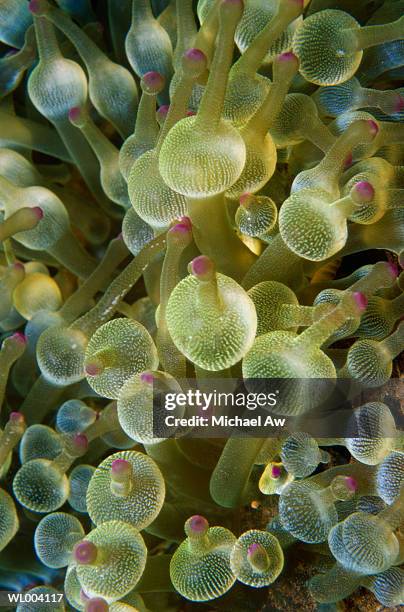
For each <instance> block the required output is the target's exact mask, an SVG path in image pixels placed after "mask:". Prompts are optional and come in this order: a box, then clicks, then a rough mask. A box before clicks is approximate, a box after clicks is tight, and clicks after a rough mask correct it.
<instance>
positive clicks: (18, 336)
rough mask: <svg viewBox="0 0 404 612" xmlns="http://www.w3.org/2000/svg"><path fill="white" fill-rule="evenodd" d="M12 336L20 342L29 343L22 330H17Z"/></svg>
mask: <svg viewBox="0 0 404 612" xmlns="http://www.w3.org/2000/svg"><path fill="white" fill-rule="evenodd" d="M11 337H12V339H13V340H15V341H16V342H18V343H19V344H24V345H25V344H27V337H26V336H25V334H23V333H22V332H15V333H14V334H13V335H12V336H11Z"/></svg>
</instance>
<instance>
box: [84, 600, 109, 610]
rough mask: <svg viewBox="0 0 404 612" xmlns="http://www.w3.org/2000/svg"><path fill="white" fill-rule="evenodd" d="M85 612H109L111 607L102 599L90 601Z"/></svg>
mask: <svg viewBox="0 0 404 612" xmlns="http://www.w3.org/2000/svg"><path fill="white" fill-rule="evenodd" d="M84 610H85V612H108V610H109V605H108V604H107V602H106V601H105V599H102V598H101V597H94V598H91V599H88V600H87V601H86V603H85V608H84Z"/></svg>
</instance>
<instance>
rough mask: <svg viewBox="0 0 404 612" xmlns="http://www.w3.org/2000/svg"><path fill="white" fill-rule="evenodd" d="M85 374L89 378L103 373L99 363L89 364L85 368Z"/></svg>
mask: <svg viewBox="0 0 404 612" xmlns="http://www.w3.org/2000/svg"><path fill="white" fill-rule="evenodd" d="M84 372H85V373H86V375H87V376H98V375H99V374H101V372H102V368H100V366H99V365H98V364H97V363H87V364H86V365H85V366H84Z"/></svg>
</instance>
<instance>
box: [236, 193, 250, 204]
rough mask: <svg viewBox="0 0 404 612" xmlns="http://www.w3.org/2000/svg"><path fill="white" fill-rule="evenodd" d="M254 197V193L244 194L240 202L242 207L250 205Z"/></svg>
mask: <svg viewBox="0 0 404 612" xmlns="http://www.w3.org/2000/svg"><path fill="white" fill-rule="evenodd" d="M252 197H253V194H252V193H249V192H246V193H243V194H242V195H241V196H240V198H239V202H240V204H241V206H246V205H247V204H249V203H250V201H251V198H252Z"/></svg>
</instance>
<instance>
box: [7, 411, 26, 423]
mask: <svg viewBox="0 0 404 612" xmlns="http://www.w3.org/2000/svg"><path fill="white" fill-rule="evenodd" d="M9 421H10V423H14V424H19V425H22V424H23V423H25V418H24V415H23V414H22V413H21V412H10V416H9Z"/></svg>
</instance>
